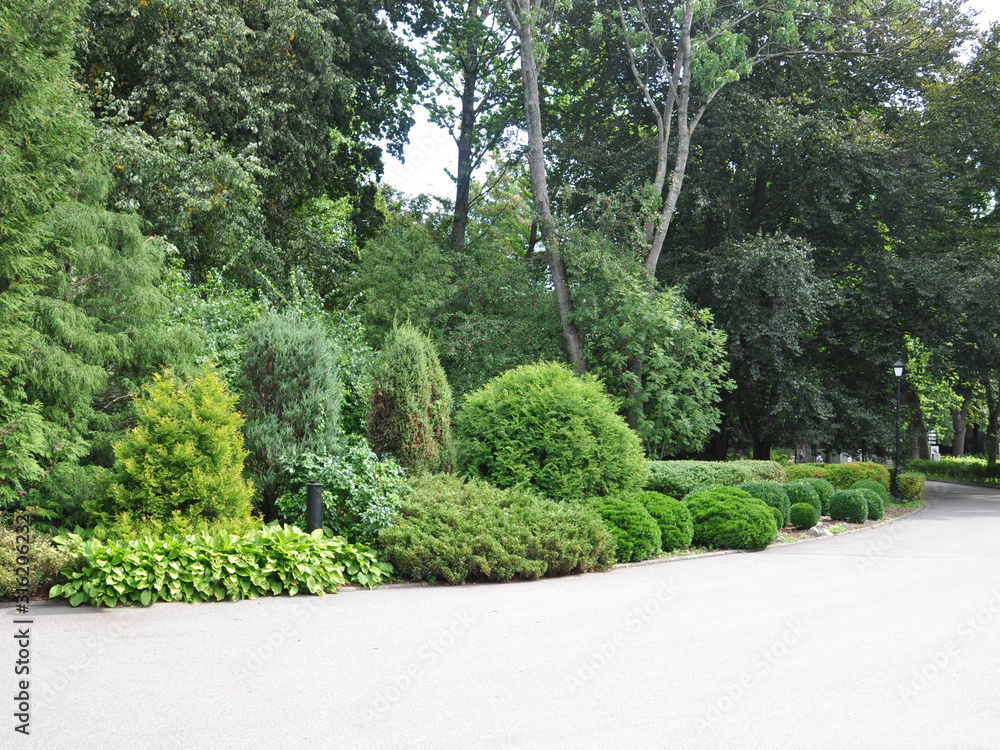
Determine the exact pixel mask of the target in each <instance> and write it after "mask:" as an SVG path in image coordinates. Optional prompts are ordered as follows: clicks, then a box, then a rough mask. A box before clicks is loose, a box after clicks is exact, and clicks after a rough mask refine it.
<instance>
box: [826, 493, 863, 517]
mask: <svg viewBox="0 0 1000 750" xmlns="http://www.w3.org/2000/svg"><path fill="white" fill-rule="evenodd" d="M830 518H832V519H833V520H835V521H849V522H851V523H864V522H865V521H867V520H868V501H867V499H866V498H865V493H864V492H863V491H861V490H835V491H834V493H833V495H832V496H831V497H830Z"/></svg>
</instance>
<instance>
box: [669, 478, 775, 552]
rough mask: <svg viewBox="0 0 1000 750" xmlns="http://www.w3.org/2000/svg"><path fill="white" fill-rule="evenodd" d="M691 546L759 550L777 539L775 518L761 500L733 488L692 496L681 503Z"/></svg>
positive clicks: (693, 494) (698, 493)
mask: <svg viewBox="0 0 1000 750" xmlns="http://www.w3.org/2000/svg"><path fill="white" fill-rule="evenodd" d="M684 502H685V505H687V508H688V511H689V512H690V513H691V520H692V521H694V540H693V541H694V544H695V545H700V546H705V547H714V548H716V549H760V548H762V547H766V546H767V545H769V544H770V543H771V542H773V541H774V540H775V539H777V538H778V524H777V521H776V516H775V515H773V514H772V511H771V508H770V506H768V505H767V504H766V503H765V502H764V501H763V500H758V499H757V498H755V497H752V496H751V495H749V494H748V493H746V492H744V491H743V490H740V489H736V488H735V487H733V488H730V487H723V488H720V489H717V490H708V491H706V492H697V493H692V494H690V495H688V496H687V498H686V499H685V501H684Z"/></svg>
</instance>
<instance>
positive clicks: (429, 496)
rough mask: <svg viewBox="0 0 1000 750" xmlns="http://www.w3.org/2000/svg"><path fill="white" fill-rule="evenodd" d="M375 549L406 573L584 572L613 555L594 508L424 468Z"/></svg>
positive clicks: (492, 577)
mask: <svg viewBox="0 0 1000 750" xmlns="http://www.w3.org/2000/svg"><path fill="white" fill-rule="evenodd" d="M410 485H411V492H410V493H409V495H407V496H406V498H405V499H404V500H403V501H402V504H401V506H400V512H399V514H398V516H397V517H396V523H395V524H394V525H393V526H390V527H389V528H387V529H385V530H383V531H382V533H381V534H380V535H379V548H380V550H381V551H382V553H383V555H384V557H385V559H386V561H387V562H389V563H391V564H392V565H393V567H394V568H395V570H396V572H397V573H398V574H399V575H401V576H402V577H403V578H407V579H410V580H429V581H434V580H445V581H448V582H449V583H453V584H458V583H462V582H464V581H466V580H485V581H509V580H511V579H513V578H528V579H533V578H538V577H540V576H543V575H568V574H572V573H585V572H587V571H588V570H593V569H595V568H606V567H608V566H609V565H610V564H611V563H613V562H614V559H615V556H614V550H615V539H614V537H613V536H612V535H611V532H610V531H609V530H608V528H607V526H606V525H605V524H604V523H603V522H602V521H601V517H600V515H599V514H598V513H597V511H596V510H594V509H593V508H591V507H590V506H588V505H586V504H584V503H558V502H555V501H553V500H548V499H546V498H543V497H541V496H539V495H538V494H537V493H535V492H531V491H527V490H524V489H521V488H514V489H509V490H501V489H498V488H496V487H492V486H490V485H488V484H487V483H486V482H481V481H478V480H475V479H472V480H469V481H465V482H463V481H462V480H461V479H459V478H457V477H454V476H446V475H440V474H439V475H434V474H425V475H422V476H419V477H414V478H413V479H411V480H410Z"/></svg>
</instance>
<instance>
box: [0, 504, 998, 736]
mask: <svg viewBox="0 0 1000 750" xmlns="http://www.w3.org/2000/svg"><path fill="white" fill-rule="evenodd" d="M928 495H929V498H930V501H929V503H928V507H927V508H926V509H924V510H923V511H921V512H919V513H917V514H916V515H914V516H912V517H909V518H907V519H905V520H901V521H898V522H896V523H893V524H886V525H883V526H880V527H877V528H875V529H871V530H865V531H860V532H856V533H851V534H843V535H840V536H835V537H833V538H827V539H819V540H815V541H809V542H805V543H799V544H794V545H783V546H774V547H772V548H771V549H768V550H766V551H763V552H755V553H739V554H727V555H719V556H713V557H700V558H692V559H682V560H675V561H671V562H665V563H658V564H653V565H645V566H638V567H631V568H619V569H616V570H613V571H611V572H608V573H603V574H589V575H585V576H575V577H570V578H560V579H547V580H542V581H536V582H530V583H514V584H505V585H468V586H459V587H449V586H409V587H406V586H391V587H386V588H381V589H377V590H373V591H346V592H343V591H342V592H341V593H339V594H336V595H328V596H325V597H308V596H297V597H294V598H289V597H277V598H267V599H259V600H256V601H244V602H223V603H214V604H201V605H186V604H162V603H161V604H156V605H154V606H152V607H150V608H147V609H115V610H95V609H93V608H89V607H79V608H76V609H73V608H70V607H69V606H68V605H66V604H63V603H59V604H53V603H44V604H37V605H34V606H32V608H31V611H30V613H29V618H30V619H31V620H32V623H31V624H30V625H29V626H28V627H29V628H30V669H31V672H30V688H29V691H28V692H29V694H30V736H24V735H22V734H19V733H17V732H15V731H14V726H15V725H16V724H17V723H19V722H18V721H17V720H16V719H15V718H14V717H13V714H14V713H15V712H16V711H17V702H16V701H13V700H11V697H13V696H15V695H17V692H18V690H19V686H18V685H17V680H19V679H21V678H20V677H17V676H15V675H14V674H13V665H14V663H15V661H16V659H17V652H18V646H17V638H16V637H11V636H16V634H17V632H18V630H17V628H21V627H24V626H23V625H15V624H14V623H13V620H14V619H20V618H18V616H17V615H15V614H14V611H13V610H12V609H10V608H9V607H6V606H5V608H4V609H0V621H2V622H4V623H5V624H4V627H5V628H6V629H7V631H8V633H9V634H4V635H6V637H5V638H3V641H5V642H6V643H7V646H5V647H4V648H3V649H0V658H3V660H4V662H5V664H6V665H10V666H3V665H0V674H3V675H4V676H3V677H2V678H0V691H2V692H0V695H4V696H6V704H7V705H6V708H5V710H3V711H0V715H2V716H3V717H4V719H3V721H2V725H0V748H8V747H9V748H44V750H88V749H90V748H100V749H101V750H118V749H121V750H145V749H147V748H149V749H155V750H167V749H172V748H177V749H178V750H179V749H180V748H185V749H188V748H213V749H214V748H220V749H228V748H234V749H235V748H240V749H241V750H242V749H251V750H252V749H256V748H260V749H261V750H279V749H282V748H296V749H298V748H324V749H326V748H461V749H463V750H465V749H470V748H685V749H686V748H694V749H697V748H710V749H712V750H721V749H723V748H747V749H757V748H761V749H764V748H766V749H770V748H776V749H777V748H795V749H796V750H802V749H803V748H833V749H836V750H847V749H853V748H860V749H864V748H899V749H900V750H919V749H921V748H928V749H930V748H933V749H935V750H937V749H942V748H991V749H993V748H996V749H1000V492H997V491H992V490H983V489H978V488H974V487H965V486H958V485H944V484H928Z"/></svg>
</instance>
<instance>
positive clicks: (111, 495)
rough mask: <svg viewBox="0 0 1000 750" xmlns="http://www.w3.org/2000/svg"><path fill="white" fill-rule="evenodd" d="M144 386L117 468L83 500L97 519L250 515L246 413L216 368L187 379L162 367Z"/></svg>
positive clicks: (101, 477)
mask: <svg viewBox="0 0 1000 750" xmlns="http://www.w3.org/2000/svg"><path fill="white" fill-rule="evenodd" d="M143 391H144V393H143V394H142V396H140V397H139V398H137V399H136V402H135V407H136V411H137V412H138V424H137V425H136V426H135V427H134V428H133V429H131V430H129V432H128V433H127V434H126V435H125V437H123V438H122V439H121V440H119V441H118V442H117V443H115V446H114V452H115V463H114V466H113V467H112V469H111V470H110V471H104V472H103V473H102V474H100V475H99V476H98V478H97V482H96V488H95V492H94V496H93V498H92V499H91V500H89V501H88V502H87V503H86V505H85V507H86V510H87V511H88V512H89V513H90V514H91V516H92V517H93V519H94V520H95V521H97V522H99V523H103V524H113V523H114V521H115V519H117V518H118V517H119V516H122V515H123V514H127V515H129V516H130V517H132V518H151V519H156V520H159V521H165V520H169V519H171V518H172V517H173V515H174V514H175V513H176V514H178V515H179V516H180V517H182V518H201V519H204V520H207V521H212V520H215V519H227V518H232V519H239V518H249V517H250V500H251V498H252V497H253V485H252V484H250V483H248V482H246V481H245V480H244V479H243V461H244V459H245V458H246V456H247V452H246V451H245V450H244V449H243V435H242V434H241V432H240V428H241V427H242V426H243V417H241V416H240V413H239V412H238V411H236V396H234V395H232V394H230V393H229V391H228V390H227V388H226V385H225V382H224V381H223V380H222V378H220V377H219V375H218V373H217V372H216V369H215V366H214V365H212V364H209V365H206V366H205V368H204V369H203V370H202V371H201V374H199V375H197V376H196V377H194V378H191V379H188V380H177V379H175V378H174V377H173V376H172V375H171V374H170V372H169V371H164V373H163V374H157V375H154V376H153V381H152V382H151V383H149V384H147V385H146V386H144V387H143Z"/></svg>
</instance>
